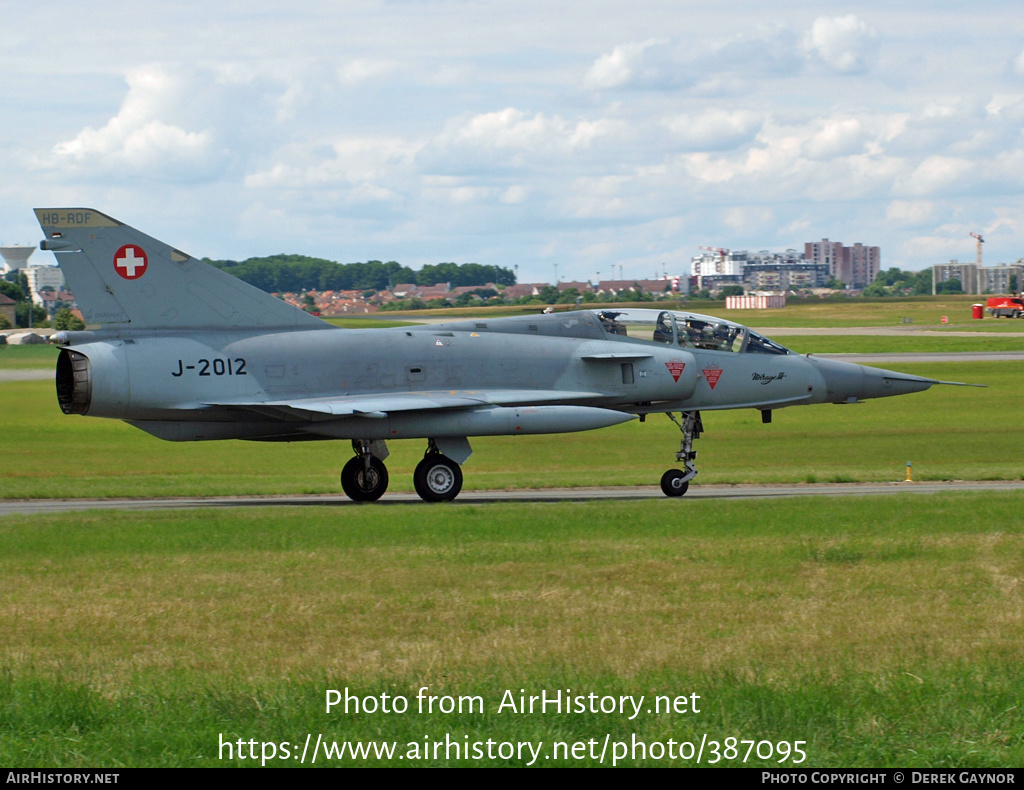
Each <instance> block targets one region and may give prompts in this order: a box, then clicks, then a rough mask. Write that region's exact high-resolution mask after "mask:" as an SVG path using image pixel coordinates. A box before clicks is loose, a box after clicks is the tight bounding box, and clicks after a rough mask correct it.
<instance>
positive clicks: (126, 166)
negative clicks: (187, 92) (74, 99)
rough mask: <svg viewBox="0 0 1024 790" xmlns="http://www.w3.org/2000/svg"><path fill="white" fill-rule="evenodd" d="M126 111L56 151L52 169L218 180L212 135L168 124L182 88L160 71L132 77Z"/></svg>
mask: <svg viewBox="0 0 1024 790" xmlns="http://www.w3.org/2000/svg"><path fill="white" fill-rule="evenodd" d="M128 86H129V90H128V95H127V96H126V98H125V100H124V103H123V104H122V105H121V109H120V111H119V112H118V113H117V115H115V116H114V117H112V118H111V119H110V120H109V121H107V123H106V124H105V125H104V126H102V127H100V128H99V129H94V128H92V127H86V128H85V129H83V130H82V131H81V132H79V133H78V135H77V136H75V137H74V138H73V139H71V140H67V141H64V142H61V143H57V145H55V146H54V148H53V155H52V159H51V164H52V165H53V166H55V167H60V168H62V169H67V168H69V167H70V169H71V170H72V171H73V172H74V171H77V172H86V173H89V172H93V173H95V172H102V173H106V174H108V175H111V176H115V177H117V176H121V177H127V176H133V175H149V176H155V177H159V178H166V179H170V180H175V181H190V180H194V179H197V178H206V177H210V176H212V175H214V174H215V173H216V172H217V171H218V170H219V166H218V163H217V156H216V152H215V151H214V149H213V144H214V140H213V135H212V134H211V133H210V132H209V131H208V130H198V131H188V130H187V129H185V128H182V127H181V126H178V125H175V124H173V123H168V122H167V121H165V120H163V119H162V116H167V117H170V116H173V112H170V109H171V108H172V107H173V105H174V104H175V102H176V101H177V100H178V96H179V95H180V93H181V91H182V85H181V84H180V82H179V81H178V80H176V79H174V78H173V77H171V76H169V75H167V74H166V73H163V72H161V71H159V70H155V69H143V70H139V71H135V72H133V73H132V74H130V75H129V76H128Z"/></svg>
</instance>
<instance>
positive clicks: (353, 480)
mask: <svg viewBox="0 0 1024 790" xmlns="http://www.w3.org/2000/svg"><path fill="white" fill-rule="evenodd" d="M341 487H342V489H344V491H345V494H346V495H347V496H348V498H349V499H351V500H353V501H355V502H376V501H377V500H378V499H380V498H381V497H382V496H384V492H385V491H387V490H388V470H387V467H386V466H384V462H383V461H381V460H380V459H379V458H377V457H376V456H373V455H371V456H370V465H369V468H367V466H366V464H365V463H364V462H363V459H362V457H360V456H358V455H357V456H356V457H355V458H351V459H350V460H349V462H348V463H347V464H345V466H344V468H343V469H342V470H341Z"/></svg>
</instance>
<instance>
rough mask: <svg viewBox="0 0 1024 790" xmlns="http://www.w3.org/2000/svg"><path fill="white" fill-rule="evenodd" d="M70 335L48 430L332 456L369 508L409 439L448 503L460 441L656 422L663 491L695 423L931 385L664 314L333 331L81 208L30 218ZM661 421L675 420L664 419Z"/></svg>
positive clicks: (742, 330) (428, 481)
mask: <svg viewBox="0 0 1024 790" xmlns="http://www.w3.org/2000/svg"><path fill="white" fill-rule="evenodd" d="M36 216H37V218H38V220H39V224H40V225H41V226H42V229H43V232H44V233H45V239H44V241H43V242H42V243H41V245H40V246H41V247H42V249H44V250H51V251H53V252H54V253H56V256H57V260H58V262H59V264H60V267H61V269H62V270H63V272H64V275H65V277H66V278H67V282H68V285H69V287H70V288H71V290H72V292H73V293H74V294H75V297H76V299H77V301H78V305H79V307H80V309H81V310H82V313H83V315H84V316H85V320H86V321H87V322H88V323H89V324H90V325H93V326H95V327H97V328H95V329H92V330H88V331H82V332H61V333H58V335H57V336H56V338H55V340H56V342H57V343H58V344H60V345H61V346H62V349H61V351H60V354H59V356H58V360H57V399H58V401H59V403H60V407H61V409H62V410H63V412H64V413H65V414H88V415H90V416H96V417H110V418H114V419H120V420H125V421H126V422H128V423H129V424H131V425H134V426H135V427H137V428H140V429H142V430H143V431H146V432H147V433H150V434H152V435H154V436H157V437H159V438H161V439H168V440H171V441H200V440H207V439H248V440H253V441H277V442H290V441H303V440H312V439H348V440H351V442H352V448H353V450H354V453H355V454H354V456H353V457H352V458H351V459H350V460H349V461H348V463H346V464H345V466H344V468H343V469H342V472H341V485H342V488H343V489H344V491H345V493H346V494H347V495H348V496H349V497H351V498H352V499H354V500H357V501H373V500H376V499H379V498H380V496H381V495H382V494H383V493H384V492H385V490H386V489H387V486H388V472H387V468H386V467H385V465H384V460H385V459H386V458H387V455H388V449H387V444H386V443H387V441H388V440H390V439H425V440H426V442H427V448H426V453H425V455H424V457H423V460H422V461H421V462H420V463H419V465H418V466H417V467H416V470H415V473H414V475H413V483H414V485H415V488H416V491H417V493H418V494H419V495H420V496H421V497H422V498H423V499H425V500H427V501H430V502H438V501H445V500H451V499H454V498H455V497H456V496H457V495H458V493H459V491H460V489H461V488H462V470H461V465H462V464H464V463H465V462H466V460H467V459H468V458H469V456H470V454H471V452H472V451H471V449H470V445H469V437H471V436H503V435H521V434H538V433H565V432H571V431H585V430H590V429H592V428H603V427H607V426H611V425H616V424H618V423H623V422H626V421H628V420H632V419H635V418H637V417H639V418H640V419H641V421H642V420H644V418H645V417H646V415H648V414H652V413H662V414H667V415H668V416H669V418H671V419H672V420H673V421H674V422H675V423H676V424H677V425H678V426H679V429H680V431H681V432H682V439H681V442H680V449H679V451H678V452H677V453H676V460H677V463H679V464H681V465H682V467H683V468H682V469H670V470H669V471H667V472H666V473H665V474H664V476H663V477H662V480H661V487H662V490H663V491H664V492H665V494H666V495H668V496H681V495H682V494H684V493H685V492H686V490H687V487H688V486H689V483H690V481H691V480H692V479H693V478H694V477H695V476H696V474H697V469H696V466H695V464H694V460H695V458H696V453H695V452H694V450H693V441H694V440H695V439H697V438H698V437H699V436H700V432H701V430H702V425H701V417H700V414H701V412H702V411H710V410H715V409H758V410H760V411H761V415H762V420H763V422H771V415H772V410H773V409H780V408H783V407H787V406H799V405H804V404H812V403H854V402H857V401H860V400H865V399H867V398H881V397H886V396H889V395H903V394H906V393H910V392H920V391H922V390H926V389H928V388H929V387H930V386H931V385H933V384H940V383H952V382H939V381H936V380H934V379H929V378H922V377H920V376H911V375H907V374H904V373H894V372H892V371H888V370H880V369H878V368H871V367H864V366H861V365H855V364H852V363H848V362H838V361H833V360H825V359H818V358H816V357H809V356H803V355H800V354H796V353H793V352H792V351H789V350H788V349H786V348H784V347H782V346H780V345H779V344H777V343H775V342H773V341H771V340H769V339H768V338H766V337H762V336H761V335H759V334H757V333H756V332H752V331H751V330H750V329H748V328H747V327H744V326H741V325H739V324H735V323H733V322H731V321H725V320H722V319H719V318H713V317H711V316H706V315H698V314H693V313H687V312H676V311H669V310H660V311H659V310H585V311H579V312H568V313H554V314H550V315H532V316H523V317H514V318H497V319H494V318H487V319H480V320H471V321H456V322H452V323H446V324H435V325H431V326H419V327H415V328H412V327H410V328H393V329H360V330H355V329H339V328H336V327H333V326H331V325H330V324H328V323H326V322H324V321H321V320H320V319H319V318H316V317H314V316H311V315H309V314H308V313H305V312H303V311H302V310H299V309H297V308H295V307H292V306H291V305H289V304H287V303H285V302H283V301H281V300H280V299H277V298H276V297H273V296H271V295H269V294H267V293H264V292H263V291H260V290H259V289H257V288H254V287H252V286H250V285H248V284H246V283H244V282H242V281H241V280H238V279H237V278H235V277H232V276H231V275H230V274H227V273H225V272H222V271H220V270H218V269H216V268H215V267H213V266H210V265H208V264H205V263H203V262H202V261H199V260H197V259H195V258H193V257H191V256H190V255H186V254H185V253H183V252H181V251H179V250H177V249H175V248H173V247H170V246H168V245H167V244H164V243H163V242H161V241H157V240H156V239H154V238H151V237H149V236H146V235H145V234H143V233H140V232H139V231H137V230H135V229H134V228H132V227H129V226H128V225H125V224H123V223H121V222H119V221H117V220H115V219H113V218H111V217H109V216H107V215H105V214H101V213H100V212H98V211H96V210H94V209H85V208H46V209H36ZM676 413H678V414H679V416H678V417H677V416H676Z"/></svg>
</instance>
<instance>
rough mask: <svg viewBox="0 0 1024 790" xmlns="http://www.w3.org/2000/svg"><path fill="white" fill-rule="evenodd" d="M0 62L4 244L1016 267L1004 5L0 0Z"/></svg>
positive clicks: (638, 268)
mask: <svg viewBox="0 0 1024 790" xmlns="http://www.w3.org/2000/svg"><path fill="white" fill-rule="evenodd" d="M0 54H2V57H0V243H4V244H36V243H37V242H38V240H39V238H40V230H39V227H38V225H36V223H35V219H34V215H33V214H32V209H33V208H37V207H39V208H42V207H48V208H49V207H88V208H94V209H97V210H99V211H101V212H103V213H106V214H109V215H111V216H113V217H116V218H117V219H119V220H121V221H123V222H126V223H127V224H130V225H133V226H135V227H137V228H139V229H140V230H142V231H143V232H146V233H148V234H149V235H152V236H155V237H157V238H159V239H161V240H162V241H165V242H167V243H169V244H172V245H174V246H175V247H177V248H179V249H182V250H185V251H187V252H188V253H190V254H192V255H194V256H196V257H207V256H208V257H212V258H230V259H237V260H241V259H244V258H248V257H250V256H258V255H271V254H275V253H282V252H283V253H299V254H304V255H312V256H317V257H323V258H328V259H331V260H337V261H341V262H355V261H366V260H385V261H387V260H397V261H400V262H401V263H403V264H405V265H408V266H412V267H413V268H419V267H421V266H423V265H426V264H431V263H438V262H447V261H454V262H457V263H468V262H475V263H482V264H493V265H499V266H505V267H508V268H509V269H513V270H515V271H517V273H518V277H519V280H520V281H521V282H552V281H554V279H555V278H556V277H557V278H558V279H560V280H588V279H589V280H591V281H596V280H597V279H612V278H616V279H617V278H619V277H620V275H621V276H622V277H624V278H627V279H628V278H636V279H639V278H650V277H654V276H662V275H663V274H666V273H667V274H669V275H679V274H686V273H688V272H689V266H690V259H691V257H692V256H694V255H696V254H698V253H700V252H701V250H700V247H701V246H710V247H721V248H727V249H732V250H740V249H747V250H772V251H782V250H785V249H787V248H794V249H798V250H802V249H803V244H804V243H805V242H808V241H819V240H821V239H824V238H828V239H831V240H832V241H840V242H843V243H844V244H847V245H851V244H853V243H855V242H861V243H863V244H867V245H877V246H879V247H880V248H881V260H882V267H883V268H888V267H890V266H897V267H899V268H903V269H911V270H917V269H922V268H925V267H928V266H931V265H933V264H936V263H944V262H947V261H949V260H951V259H954V258H955V259H958V260H960V261H962V262H970V261H974V260H975V255H976V248H975V240H974V239H973V238H971V236H970V234H971V233H972V232H974V233H979V234H981V235H982V236H983V237H984V239H985V245H984V261H985V263H986V264H987V265H994V264H996V263H1010V262H1014V261H1016V260H1017V259H1018V258H1020V257H1022V256H1024V200H1022V197H1024V11H1022V10H1021V8H1020V5H1019V2H1002V0H991V1H986V0H980V1H979V2H974V3H962V2H950V1H949V0H929V1H928V2H924V1H923V0H913V1H912V0H887V2H880V1H878V2H876V1H875V0H865V1H864V2H829V1H827V0H819V1H818V2H807V1H806V0H785V2H781V1H780V0H759V1H758V2H746V1H741V2H728V1H727V0H726V1H723V2H706V1H705V2H691V0H563V1H562V2H552V0H544V1H543V2H542V1H540V0H508V1H506V0H495V1H493V2H485V1H483V0H479V1H478V0H436V1H435V0H344V1H342V0H305V2H303V3H295V2H291V1H289V2H278V1H277V0H240V1H238V2H235V1H234V0H223V1H220V0H208V1H207V2H204V3H192V2H185V0H147V2H145V3H139V2H103V1H102V0H96V1H95V2H89V3H82V2H80V0H78V1H76V2H66V1H65V0H42V1H41V2H38V3H26V2H22V1H21V0H0ZM52 260H53V256H52V254H51V253H46V252H36V253H35V254H34V255H33V258H32V262H33V263H49V262H52Z"/></svg>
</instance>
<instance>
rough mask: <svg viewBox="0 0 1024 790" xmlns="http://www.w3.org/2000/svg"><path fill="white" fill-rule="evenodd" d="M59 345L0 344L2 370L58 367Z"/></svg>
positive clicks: (0, 365)
mask: <svg viewBox="0 0 1024 790" xmlns="http://www.w3.org/2000/svg"><path fill="white" fill-rule="evenodd" d="M57 352H58V348H57V346H51V345H42V346H0V370H34V369H44V368H45V369H49V370H53V369H55V368H56V367H57Z"/></svg>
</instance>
